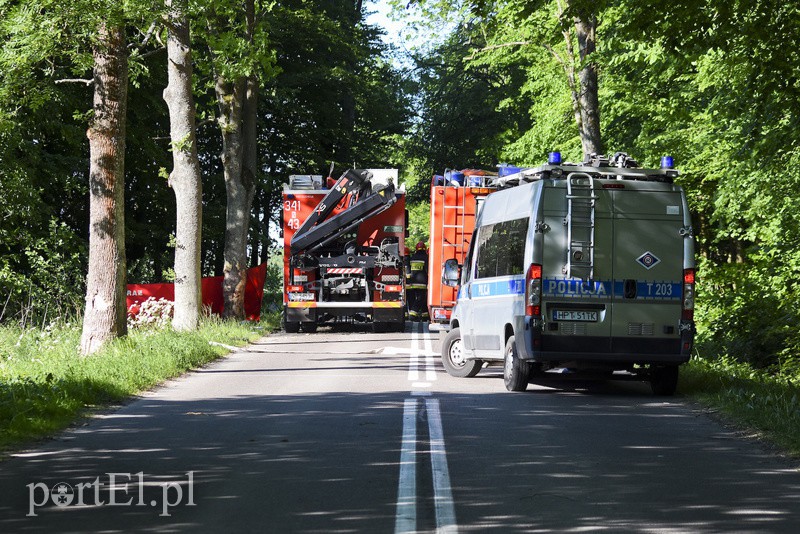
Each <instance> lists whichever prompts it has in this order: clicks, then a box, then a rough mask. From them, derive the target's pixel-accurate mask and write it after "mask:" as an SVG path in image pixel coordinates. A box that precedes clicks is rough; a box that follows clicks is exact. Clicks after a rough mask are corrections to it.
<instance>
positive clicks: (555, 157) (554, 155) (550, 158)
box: [547, 152, 561, 165]
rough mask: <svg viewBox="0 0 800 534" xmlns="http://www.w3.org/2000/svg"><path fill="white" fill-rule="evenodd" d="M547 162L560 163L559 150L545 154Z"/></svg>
mask: <svg viewBox="0 0 800 534" xmlns="http://www.w3.org/2000/svg"><path fill="white" fill-rule="evenodd" d="M547 163H549V164H550V165H561V152H550V153H549V154H548V155H547Z"/></svg>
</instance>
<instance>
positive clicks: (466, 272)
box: [461, 229, 478, 285]
mask: <svg viewBox="0 0 800 534" xmlns="http://www.w3.org/2000/svg"><path fill="white" fill-rule="evenodd" d="M477 234H478V230H477V229H475V230H474V231H473V232H472V238H471V239H470V247H469V251H468V252H467V257H466V258H465V259H464V265H463V266H462V267H461V284H462V285H463V284H466V283H467V282H469V279H470V276H471V275H472V254H473V253H474V252H475V243H477V240H476V237H477Z"/></svg>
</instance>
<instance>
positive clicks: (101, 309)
mask: <svg viewBox="0 0 800 534" xmlns="http://www.w3.org/2000/svg"><path fill="white" fill-rule="evenodd" d="M93 56H94V118H93V119H92V124H91V126H90V127H89V130H88V132H87V136H88V138H89V158H90V163H89V271H88V274H87V277H86V310H85V311H84V315H83V332H82V335H81V345H80V351H81V353H82V354H92V353H94V352H96V351H97V350H98V349H99V348H100V347H101V346H102V345H103V344H104V343H106V342H107V341H109V340H111V339H113V338H115V337H119V336H123V335H125V334H126V333H127V323H126V312H127V310H126V305H125V289H126V288H125V285H126V262H125V113H126V107H127V97H128V56H127V50H126V47H125V28H124V27H122V26H112V27H109V26H106V24H105V23H103V24H101V26H100V28H99V32H98V39H97V44H96V45H95V48H94V53H93Z"/></svg>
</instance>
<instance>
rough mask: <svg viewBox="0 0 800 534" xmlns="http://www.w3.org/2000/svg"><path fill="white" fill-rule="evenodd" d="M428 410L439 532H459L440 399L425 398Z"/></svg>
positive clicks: (447, 533)
mask: <svg viewBox="0 0 800 534" xmlns="http://www.w3.org/2000/svg"><path fill="white" fill-rule="evenodd" d="M425 405H426V407H427V412H428V430H429V432H430V442H431V467H432V469H433V499H434V504H435V506H436V532H437V534H457V533H458V525H457V524H456V511H455V506H454V504H453V490H452V488H451V487H450V471H449V470H448V468H447V452H446V451H445V448H444V431H443V430H442V414H441V412H440V410H439V399H425Z"/></svg>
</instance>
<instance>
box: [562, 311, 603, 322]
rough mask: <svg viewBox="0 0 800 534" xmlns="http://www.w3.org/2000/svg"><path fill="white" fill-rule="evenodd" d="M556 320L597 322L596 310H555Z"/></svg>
mask: <svg viewBox="0 0 800 534" xmlns="http://www.w3.org/2000/svg"><path fill="white" fill-rule="evenodd" d="M553 320H554V321H579V322H585V323H596V322H597V312H596V311H583V310H553Z"/></svg>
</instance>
